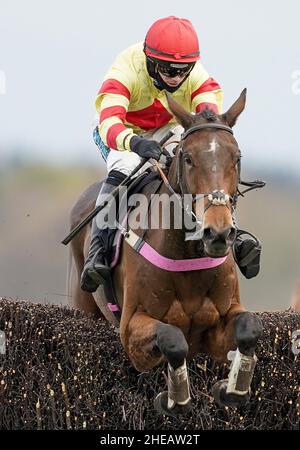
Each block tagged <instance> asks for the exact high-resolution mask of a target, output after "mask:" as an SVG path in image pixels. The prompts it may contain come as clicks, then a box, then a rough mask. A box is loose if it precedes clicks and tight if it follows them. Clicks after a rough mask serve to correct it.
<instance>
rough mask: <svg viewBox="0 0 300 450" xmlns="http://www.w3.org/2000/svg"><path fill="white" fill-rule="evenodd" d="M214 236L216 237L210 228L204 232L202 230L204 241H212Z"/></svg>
mask: <svg viewBox="0 0 300 450" xmlns="http://www.w3.org/2000/svg"><path fill="white" fill-rule="evenodd" d="M215 236H216V234H215V232H214V231H213V229H212V228H204V230H203V239H204V240H210V239H214V237H215Z"/></svg>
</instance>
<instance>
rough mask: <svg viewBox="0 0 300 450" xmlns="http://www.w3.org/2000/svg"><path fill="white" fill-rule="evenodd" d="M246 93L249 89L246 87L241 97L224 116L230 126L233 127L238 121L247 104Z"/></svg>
mask: <svg viewBox="0 0 300 450" xmlns="http://www.w3.org/2000/svg"><path fill="white" fill-rule="evenodd" d="M246 94H247V89H246V88H245V89H244V90H243V91H242V92H241V95H240V96H239V98H238V99H237V100H236V101H235V102H234V104H233V105H232V106H231V107H230V108H229V109H228V111H226V113H224V114H223V115H222V116H223V118H224V119H225V121H226V122H227V123H228V125H229V126H230V127H233V126H234V125H235V123H236V121H237V118H238V117H239V115H240V114H241V113H242V112H243V110H244V108H245V105H246Z"/></svg>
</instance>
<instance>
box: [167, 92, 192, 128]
mask: <svg viewBox="0 0 300 450" xmlns="http://www.w3.org/2000/svg"><path fill="white" fill-rule="evenodd" d="M166 97H167V100H168V105H169V108H170V110H171V112H172V113H173V115H174V116H175V117H176V119H177V121H178V123H180V125H182V126H183V128H185V129H187V128H189V127H190V126H191V125H192V123H193V116H192V115H191V114H190V113H189V112H188V111H186V110H185V109H184V108H183V107H182V106H181V105H179V103H177V102H176V101H175V100H174V99H173V98H172V97H171V95H170V94H168V93H167V92H166Z"/></svg>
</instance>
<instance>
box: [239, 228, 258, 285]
mask: <svg viewBox="0 0 300 450" xmlns="http://www.w3.org/2000/svg"><path fill="white" fill-rule="evenodd" d="M245 234H246V235H248V236H249V237H248V238H243V237H242V236H243V235H245ZM260 254H261V243H260V242H259V240H258V239H257V238H256V237H255V236H253V234H251V233H249V232H248V231H244V230H238V232H237V237H236V240H235V242H234V246H233V255H234V259H235V262H236V263H237V265H238V266H239V269H240V271H241V272H242V274H243V275H244V277H246V278H248V279H250V278H253V277H256V275H258V273H259V270H260Z"/></svg>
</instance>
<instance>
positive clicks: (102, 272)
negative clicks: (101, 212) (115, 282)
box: [80, 181, 116, 292]
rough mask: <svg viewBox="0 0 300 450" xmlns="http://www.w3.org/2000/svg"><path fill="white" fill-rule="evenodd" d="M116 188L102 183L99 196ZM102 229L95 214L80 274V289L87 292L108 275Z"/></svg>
mask: <svg viewBox="0 0 300 450" xmlns="http://www.w3.org/2000/svg"><path fill="white" fill-rule="evenodd" d="M115 188H116V186H115V185H112V184H109V183H107V181H106V182H104V183H103V185H102V187H101V190H100V193H99V196H100V195H104V194H110V193H111V192H112V191H113V190H114V189H115ZM102 231H103V229H101V228H98V225H97V216H96V217H95V218H94V219H93V222H92V230H91V243H90V248H89V253H88V256H87V258H86V261H85V264H84V268H83V272H82V275H81V284H80V286H81V289H83V290H84V291H87V292H95V291H96V290H97V288H98V287H99V285H100V284H104V283H105V281H106V280H107V278H108V277H109V272H110V267H109V266H108V265H107V262H106V258H105V248H104V247H103V241H102V239H101V232H102Z"/></svg>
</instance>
